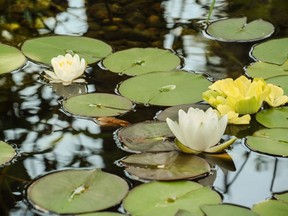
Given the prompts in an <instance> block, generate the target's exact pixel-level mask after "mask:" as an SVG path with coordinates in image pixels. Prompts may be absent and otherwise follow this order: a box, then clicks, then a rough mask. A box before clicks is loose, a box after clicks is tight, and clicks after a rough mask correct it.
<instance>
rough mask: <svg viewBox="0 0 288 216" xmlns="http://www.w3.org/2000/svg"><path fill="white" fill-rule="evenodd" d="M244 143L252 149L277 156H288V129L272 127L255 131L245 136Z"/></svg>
mask: <svg viewBox="0 0 288 216" xmlns="http://www.w3.org/2000/svg"><path fill="white" fill-rule="evenodd" d="M246 145H247V146H248V147H249V148H250V149H252V150H253V151H257V152H262V153H267V154H271V155H277V156H283V157H287V156H288V129H287V128H273V129H262V130H258V131H256V132H255V133H254V134H253V136H247V141H246Z"/></svg>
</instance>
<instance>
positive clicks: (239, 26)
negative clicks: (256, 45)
mask: <svg viewBox="0 0 288 216" xmlns="http://www.w3.org/2000/svg"><path fill="white" fill-rule="evenodd" d="M246 22H247V18H246V17H242V18H230V19H222V20H218V21H215V22H212V23H211V24H210V25H209V26H208V28H207V29H206V32H207V33H208V34H209V35H211V36H212V37H213V38H215V39H216V40H220V41H225V42H250V41H256V40H261V39H264V38H267V37H269V36H270V35H271V34H272V33H273V32H274V26H273V25H272V24H271V23H269V22H266V21H264V20H262V19H258V20H254V21H252V22H250V23H246Z"/></svg>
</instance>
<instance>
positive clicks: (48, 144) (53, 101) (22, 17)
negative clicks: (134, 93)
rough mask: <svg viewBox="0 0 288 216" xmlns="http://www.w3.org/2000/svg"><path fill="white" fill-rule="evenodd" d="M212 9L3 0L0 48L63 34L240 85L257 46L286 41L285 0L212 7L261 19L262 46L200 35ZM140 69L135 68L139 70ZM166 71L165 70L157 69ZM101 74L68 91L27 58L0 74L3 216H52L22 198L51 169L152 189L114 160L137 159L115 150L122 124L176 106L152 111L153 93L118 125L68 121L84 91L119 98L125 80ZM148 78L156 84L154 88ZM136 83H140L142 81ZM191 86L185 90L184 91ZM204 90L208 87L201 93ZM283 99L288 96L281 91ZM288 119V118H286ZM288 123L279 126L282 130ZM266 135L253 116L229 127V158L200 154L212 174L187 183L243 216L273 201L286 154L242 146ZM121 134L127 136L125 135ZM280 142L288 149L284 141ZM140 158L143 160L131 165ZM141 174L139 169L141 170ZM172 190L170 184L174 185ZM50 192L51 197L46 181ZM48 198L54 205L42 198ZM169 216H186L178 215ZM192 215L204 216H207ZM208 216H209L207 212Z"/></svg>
mask: <svg viewBox="0 0 288 216" xmlns="http://www.w3.org/2000/svg"><path fill="white" fill-rule="evenodd" d="M211 4H212V1H209V0H199V1H198V0H166V1H164V0H163V1H160V0H158V1H157V0H146V1H145V0H137V1H128V0H101V1H92V0H86V1H84V0H68V1H58V0H44V1H30V0H29V1H27V0H19V1H18V0H17V1H16V0H13V1H11V0H2V1H0V10H1V15H0V17H1V19H0V20H1V21H0V32H1V36H0V42H1V44H6V45H9V46H12V47H17V48H18V49H19V50H20V49H21V47H23V46H24V45H23V44H24V42H25V41H28V40H29V39H35V38H39V37H44V36H52V35H68V36H75V37H80V36H85V37H88V38H93V39H97V40H100V41H103V42H105V43H106V44H108V45H109V46H111V47H112V49H113V52H117V51H122V50H128V49H130V48H159V49H161V50H162V49H168V50H172V52H171V53H173V54H174V55H177V56H179V59H180V64H179V65H180V66H178V68H177V69H181V70H184V71H187V72H189V73H191V74H197V75H199V74H200V75H201V76H202V75H203V74H204V75H205V77H208V79H207V80H209V82H211V81H216V80H221V79H225V78H233V79H236V78H238V77H240V76H241V75H243V74H245V68H247V67H248V65H250V64H251V63H253V62H255V58H252V56H251V48H252V47H253V46H254V45H255V44H259V43H262V42H265V41H268V40H270V39H281V38H285V37H287V36H288V24H287V19H288V15H287V10H288V2H287V1H285V0H273V1H264V3H263V1H262V0H255V1H250V0H242V1H235V0H234V1H230V0H218V1H216V3H215V5H214V8H213V10H212V13H211V16H210V20H212V21H213V20H217V19H222V18H237V17H247V20H248V21H249V22H250V21H253V20H257V19H263V20H265V21H267V22H270V23H272V24H273V26H274V27H275V32H274V33H273V34H272V35H269V36H267V38H266V39H262V40H257V41H248V42H225V41H221V40H215V39H214V38H212V37H211V36H208V35H207V33H205V32H203V29H204V26H206V19H207V17H208V14H209V8H210V6H211ZM63 43H64V42H63ZM81 43H82V42H81ZM75 44H77V42H75ZM81 45H82V44H80V46H81ZM83 46H84V44H83ZM283 49H286V50H284V51H285V52H286V57H287V52H288V51H287V49H288V48H287V45H286V47H284V48H283ZM141 52H142V53H143V52H144V51H143V50H141V51H140V52H139V53H141ZM153 52H154V51H153ZM171 53H170V52H169V54H171ZM117 58H118V57H117ZM154 60H155V61H156V60H159V59H157V58H155V59H153V61H154ZM286 60H287V58H286ZM1 61H2V59H0V66H1ZM159 61H160V60H159ZM104 63H105V62H104ZM142 63H143V62H141V61H138V62H137V64H139V65H141V64H142ZM107 64H108V63H107ZM165 64H168V62H167V63H163V65H165ZM112 65H113V64H112ZM105 66H106V65H105V64H103V61H97V62H93V63H91V64H89V66H88V68H87V69H86V77H85V78H86V84H81V83H80V84H75V83H73V84H72V85H69V86H63V85H62V84H58V83H57V84H51V83H48V81H47V80H46V79H45V78H44V76H43V74H44V72H43V71H44V70H46V69H47V68H48V67H47V65H44V64H42V63H37V62H36V61H33V58H29V60H27V62H26V63H25V65H24V66H23V67H22V66H21V67H20V66H19V68H18V69H16V70H14V71H12V72H9V73H4V74H1V76H0V102H1V108H0V112H1V117H0V118H1V119H0V140H3V141H4V142H6V143H9V144H10V145H11V146H13V148H15V149H16V152H17V153H16V154H17V155H16V156H15V157H14V159H13V160H12V161H11V162H9V163H6V164H4V165H3V166H2V167H1V168H0V189H1V193H0V215H13V216H14V215H15V216H18V215H19V216H24V215H53V214H52V213H47V211H46V212H45V211H42V210H43V209H42V210H41V208H40V210H39V208H38V207H37V204H36V205H33V202H31V200H30V201H29V199H27V194H28V193H29V192H27V191H29V190H28V189H27V188H28V187H29V186H30V185H31V184H33V183H34V182H35V180H37V179H39V178H40V177H42V176H44V175H46V174H48V173H55V171H61V170H70V169H72V168H76V170H84V171H86V170H89V168H91V169H95V168H99V169H101V170H102V171H104V172H105V174H106V173H107V174H114V175H116V176H118V177H121V178H122V179H123V180H124V181H125V182H126V183H128V186H129V190H132V188H137V187H139V186H141V185H145V184H148V182H149V181H150V180H151V179H149V178H148V180H147V178H144V179H141V178H138V177H136V175H135V174H134V173H133V172H132V174H131V173H129V172H128V171H127V169H126V168H125V167H123V164H122V162H123V161H122V162H119V160H120V159H122V158H124V157H126V156H131V155H132V156H133V153H134V151H129V149H128V151H127V149H126V147H123V146H121V145H122V144H121V143H120V144H119V137H118V135H119V130H121V129H122V128H125V127H126V126H127V124H129V125H134V124H137V123H142V122H144V121H153V122H155V121H156V118H157V116H158V115H161V113H163V111H164V110H165V109H167V108H168V107H171V106H172V105H174V104H173V103H172V102H171V100H174V98H173V99H171V100H170V101H169V100H168V101H169V103H168V105H166V104H165V103H160V104H156V105H155V104H154V105H153V103H151V104H150V102H151V101H152V99H153V97H154V96H155V95H154V96H152V97H151V96H150V97H151V98H152V99H151V98H150V99H151V100H148V103H145V102H140V103H133V107H132V109H131V110H130V111H128V112H127V113H126V110H125V112H124V114H121V115H119V116H117V117H115V118H105V117H103V118H102V119H101V118H100V119H96V118H90V117H83V116H80V117H79V115H73V114H71V112H69V111H67V110H66V109H65V107H64V105H63V100H64V101H65V100H66V98H67V97H70V96H73V95H80V94H86V93H108V94H114V95H116V94H119V91H120V93H121V86H120V87H119V85H121V84H123V83H124V81H125V80H128V79H130V78H131V76H130V75H129V74H128V75H127V74H123V73H117V72H116V73H114V72H111V71H109V70H108V69H107V68H106V67H105ZM286 68H287V66H286ZM0 69H1V67H0ZM171 69H173V68H171ZM286 71H287V69H286ZM167 74H168V73H167ZM167 76H168V75H167ZM136 77H138V76H135V78H136ZM133 78H134V77H133ZM152 79H154V77H153V78H151V81H152ZM155 79H156V78H155ZM163 79H165V78H163ZM185 79H186V78H185ZM187 79H189V78H187ZM286 81H287V79H286ZM286 81H285V82H286ZM191 82H192V83H193V82H194V81H193V80H192V81H191ZM205 82H206V80H205ZM267 82H268V81H267ZM211 83H212V82H211ZM139 85H142V83H141V82H140V84H139ZM153 85H154V84H153ZM183 85H186V83H183ZM187 85H188V86H189V83H188V84H187ZM283 85H284V86H283V89H284V90H285V89H287V82H286V83H284V84H283ZM160 87H161V88H160V90H159V91H160V93H162V92H164V93H163V94H165V92H169V91H173V90H174V86H173V85H168V86H160ZM177 87H178V86H177ZM281 87H282V86H281ZM206 88H207V86H205V88H204V89H206ZM198 90H199V89H198ZM145 91H146V90H145ZM190 91H191V92H193V91H194V89H193V86H192V90H190V89H189V92H186V93H187V94H189V93H190ZM195 91H196V90H195ZM147 92H148V90H147ZM201 92H202V90H201ZM186 93H185V94H186ZM285 93H286V95H287V91H286V90H285ZM155 97H156V96H155ZM183 97H184V95H183ZM176 99H177V98H175V100H176ZM111 100H114V98H113V99H111ZM195 102H197V101H195ZM119 103H120V102H119ZM121 103H122V102H121ZM169 104H172V105H169ZM98 105H99V104H96V105H95V106H98ZM175 105H177V104H175ZM73 106H74V105H72V108H73ZM99 106H100V105H99ZM121 109H122V108H121ZM123 109H124V108H123ZM122 111H123V110H122ZM287 115H288V114H287V112H286V120H287ZM120 120H123V121H120ZM284 120H285V117H284ZM111 121H112V122H111ZM286 123H287V122H284V126H285V124H286ZM286 125H287V124H286ZM157 127H158V125H157V126H156V128H155V131H157V130H160V129H157ZM161 127H162V126H161ZM263 128H264V126H263V125H261V124H260V123H259V122H257V121H256V119H255V115H252V120H251V123H250V124H246V125H230V126H228V128H227V130H228V132H227V134H228V135H227V139H228V138H229V137H230V135H234V136H237V138H238V139H237V140H236V141H235V142H234V143H233V145H232V147H231V148H229V149H228V150H227V153H228V156H227V155H225V156H223V155H222V156H223V157H224V159H223V157H222V156H221V155H220V154H219V155H218V156H219V158H217V156H215V158H213V156H211V157H212V158H213V159H211V158H210V160H209V159H208V157H209V155H208V156H207V155H206V157H207V158H206V159H207V160H208V161H209V162H210V165H209V166H211V167H212V168H211V170H210V168H209V170H208V174H207V173H206V174H203V173H202V174H201V175H199V176H198V177H197V178H194V179H192V180H190V181H191V182H192V181H193V182H197V183H199V184H201V185H203V186H208V187H209V188H211V189H213V190H212V191H213V192H215V191H216V192H217V193H218V194H220V195H221V202H222V203H229V204H235V205H239V206H243V207H245V208H252V207H253V206H254V205H255V204H257V203H260V202H263V201H264V200H266V199H272V196H273V195H274V194H281V193H284V192H287V191H288V184H287V176H288V159H287V154H286V155H284V156H286V157H281V156H273V154H267V153H261V152H258V151H252V150H250V148H249V147H248V146H247V145H246V138H247V136H251V135H252V134H253V133H254V132H255V131H257V130H258V129H263ZM286 128H287V127H286ZM146 130H148V129H145V128H144V129H143V131H142V132H143V133H144V132H146ZM133 132H134V131H132V133H133ZM142 132H141V133H142ZM127 134H128V135H129V136H130V135H131V133H130V132H128V133H127ZM128 135H127V136H128ZM128 138H133V136H132V135H131V137H128ZM138 138H139V139H141V138H142V137H141V136H140V137H138ZM156 138H157V137H156ZM158 138H159V137H158ZM283 142H286V143H287V138H286V140H284V141H283ZM286 148H287V147H286ZM286 152H287V150H286ZM274 155H275V154H274ZM170 156H171V155H168V156H161V154H159V157H164V158H166V157H167V158H169V157H170ZM171 157H172V156H171ZM173 157H174V156H173ZM185 157H186V156H185ZM191 157H192V156H191ZM227 157H228V159H227ZM167 158H166V159H167ZM229 158H230V159H229ZM126 159H127V158H126ZM202 159H203V158H202ZM202 159H201V160H202ZM131 160H132V159H131ZM137 160H140V158H136V161H137ZM143 160H145V158H144V159H143ZM155 160H156V159H155ZM183 160H184V159H183ZM185 160H186V159H185ZM187 160H188V159H187ZM211 161H213V162H211ZM133 163H136V162H135V161H134V162H132V164H133ZM191 163H192V162H191ZM193 163H194V162H193ZM193 163H192V164H193ZM195 163H196V162H195ZM197 163H198V162H197ZM141 166H144V168H145V164H144V165H143V164H142V165H141ZM180 166H181V164H180ZM142 168H143V167H142ZM125 169H126V170H125ZM56 173H57V172H56ZM140 173H141V172H140ZM82 175H86V174H85V173H84V174H79V175H78V174H77V175H76V176H79V178H80V176H82ZM139 175H140V176H141V174H139ZM47 176H49V175H47ZM146 177H147V176H146ZM77 178H78V177H77ZM111 178H112V177H111ZM107 179H109V177H107ZM90 180H91V179H90ZM90 180H89V181H90ZM110 180H111V179H109V181H110ZM112 180H113V179H112ZM112 180H111V182H113V181H112ZM47 181H48V180H47ZM49 181H50V180H49ZM49 181H48V182H49ZM104 181H105V180H104ZM107 181H108V180H107ZM51 182H53V181H52V180H51ZM152 182H153V180H152ZM165 182H166V181H165ZM169 182H173V181H171V179H170V180H169ZM177 182H178V181H177ZM118 183H119V182H117V184H118ZM126 183H125V184H126ZM51 184H54V183H51ZM55 184H57V183H55ZM89 184H90V183H89ZM91 184H92V183H91ZM112 184H114V183H111V185H112ZM115 184H116V183H115ZM64 185H65V184H64ZM197 185H198V184H197ZM46 186H47V191H49V183H48V184H47V185H46ZM119 187H120V186H119ZM160 187H161V186H159V187H158V188H160ZM155 188H156V189H157V187H155ZM155 188H152V189H151V191H152V190H154V189H155ZM82 189H83V190H85V189H84V188H82V187H81V186H79V185H78V188H77V190H76V189H75V190H74V192H73V193H72V195H71V194H70V198H71V199H74V196H78V195H79V194H81V193H82V192H83V191H82ZM159 190H160V189H159ZM163 190H164V189H163ZM167 190H168V189H167ZM107 193H108V192H107ZM159 193H160V194H161V192H159ZM48 194H49V193H48ZM47 196H48V195H47ZM111 196H114V195H111ZM115 196H116V195H115ZM124 196H125V195H124ZM213 196H214V195H213ZM55 197H56V194H55ZM140 197H141V195H140ZM138 198H139V197H137V199H138ZM49 199H50V200H51V199H53V198H51V197H50V198H47V200H49ZM55 199H56V198H55ZM131 199H132V198H131ZM204 199H205V198H204ZM273 199H274V198H273ZM121 200H122V199H121V198H120V201H119V202H117V201H116V202H115V204H113V205H110V206H109V207H108V208H107V209H105V208H104V209H101V211H102V210H105V211H107V212H117V213H122V214H125V213H127V212H125V210H124V207H123V204H122V202H121ZM170 201H171V202H174V200H173V199H170V198H169V199H168V201H167V202H170ZM127 202H128V201H127ZM142 202H147V200H146V201H142ZM286 202H287V198H286ZM139 203H141V200H140V201H139ZM208 204H209V203H208ZM83 205H84V204H83ZM131 205H137V203H136V204H131ZM273 208H274V207H273ZM283 209H284V210H283V211H284V212H285V213H287V212H288V210H287V209H288V208H287V203H286V206H285V207H284V208H283ZM48 210H49V209H48ZM88 212H89V210H88ZM80 213H82V212H80ZM161 214H162V213H161ZM161 214H158V215H161ZM87 215H88V214H87ZM91 215H92V214H91ZM95 215H96V214H95ZM111 215H112V214H111ZM132 215H133V214H132ZM164 215H165V214H164ZM175 215H192V214H189V212H186V211H184V212H178V213H177V214H175ZM193 215H194V214H193ZM195 215H204V213H200V214H199V213H197V214H195ZM207 215H214V214H210V213H209V214H208V213H207ZM261 215H262V214H261ZM282 215H283V214H282Z"/></svg>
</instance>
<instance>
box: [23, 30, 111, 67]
mask: <svg viewBox="0 0 288 216" xmlns="http://www.w3.org/2000/svg"><path fill="white" fill-rule="evenodd" d="M21 49H22V52H23V53H24V54H25V55H26V56H27V57H28V58H30V59H32V60H33V61H36V62H41V63H44V64H46V65H50V64H51V63H50V61H51V59H52V58H53V57H56V56H58V55H65V54H66V53H74V54H78V55H79V56H80V57H82V58H84V59H85V60H86V61H87V62H88V64H92V63H94V62H97V61H99V60H101V59H103V58H104V57H106V56H108V55H109V54H110V53H111V52H112V48H111V46H109V45H108V44H106V43H104V42H103V41H100V40H96V39H93V38H88V37H75V36H49V37H40V38H34V39H30V40H26V41H25V42H24V43H23V45H22V47H21Z"/></svg>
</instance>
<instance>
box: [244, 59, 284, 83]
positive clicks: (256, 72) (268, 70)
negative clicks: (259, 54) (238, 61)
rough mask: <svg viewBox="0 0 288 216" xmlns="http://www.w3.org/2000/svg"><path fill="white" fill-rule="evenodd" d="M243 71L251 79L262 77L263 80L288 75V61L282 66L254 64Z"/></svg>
mask: <svg viewBox="0 0 288 216" xmlns="http://www.w3.org/2000/svg"><path fill="white" fill-rule="evenodd" d="M245 71H246V73H247V74H248V75H249V76H251V77H262V78H263V79H267V78H270V77H276V76H280V75H288V61H286V62H285V63H284V64H282V65H276V64H269V63H266V62H255V63H252V64H250V65H249V66H248V67H246V69H245Z"/></svg>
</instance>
